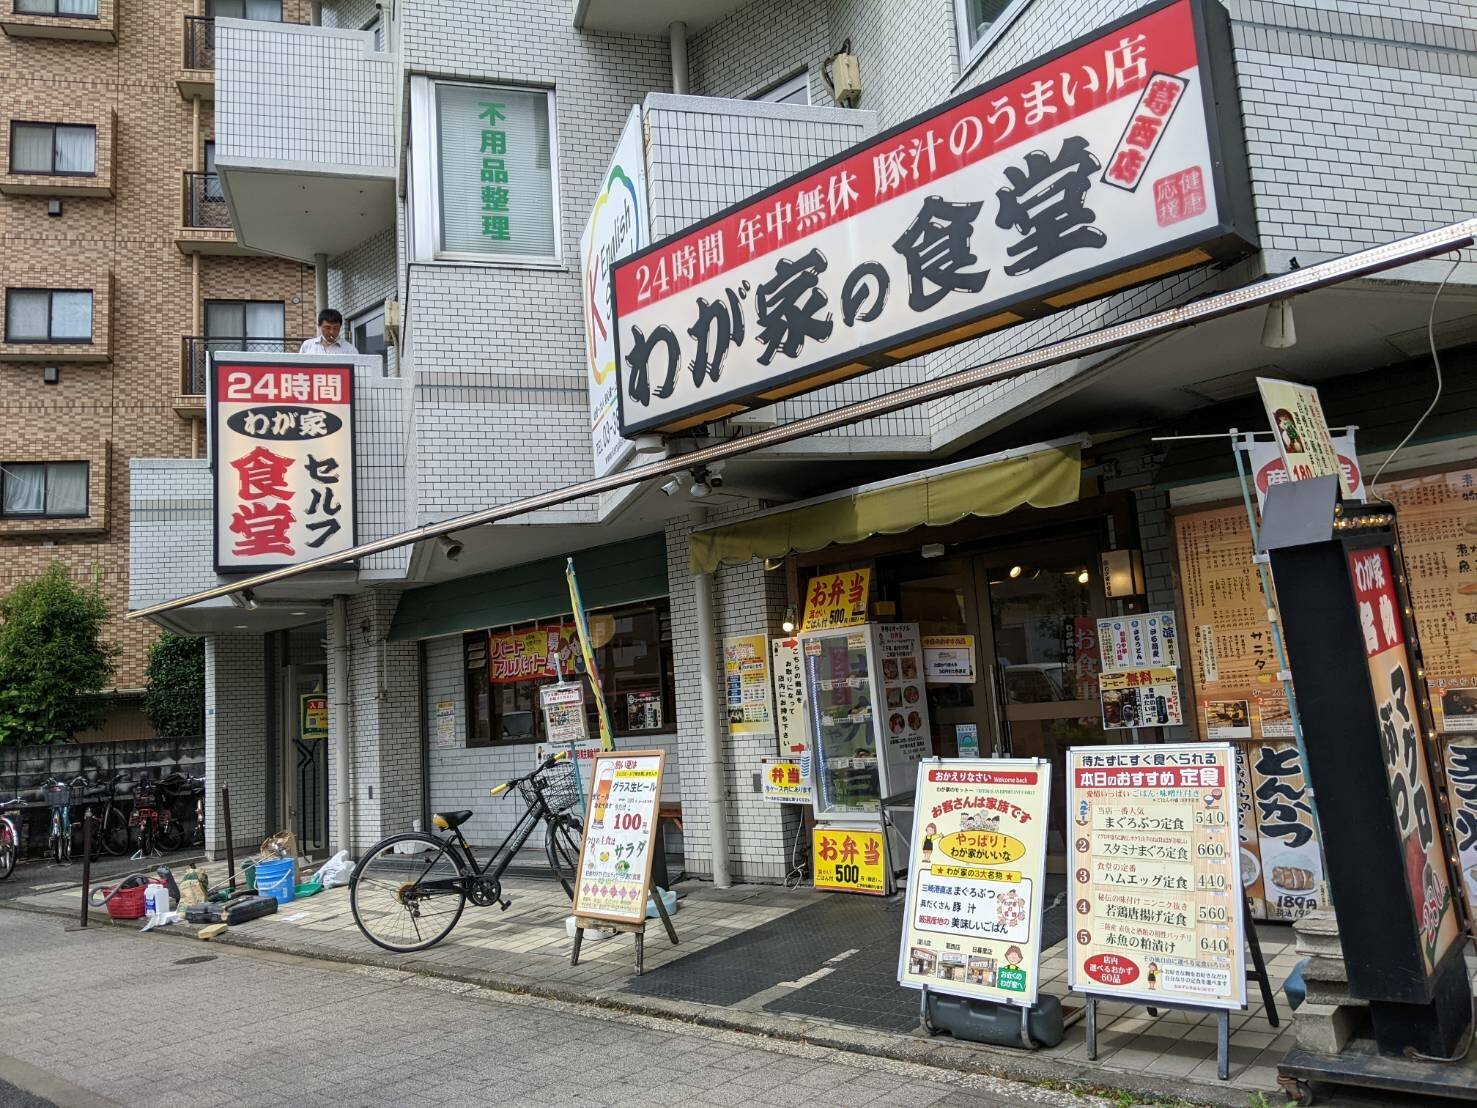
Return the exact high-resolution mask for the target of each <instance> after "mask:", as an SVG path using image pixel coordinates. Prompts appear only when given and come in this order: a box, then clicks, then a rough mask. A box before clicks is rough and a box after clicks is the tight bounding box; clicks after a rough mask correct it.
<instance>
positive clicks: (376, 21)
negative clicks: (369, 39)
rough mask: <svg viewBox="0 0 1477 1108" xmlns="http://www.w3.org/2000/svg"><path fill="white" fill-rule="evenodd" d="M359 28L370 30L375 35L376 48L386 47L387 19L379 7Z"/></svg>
mask: <svg viewBox="0 0 1477 1108" xmlns="http://www.w3.org/2000/svg"><path fill="white" fill-rule="evenodd" d="M359 29H360V30H361V31H368V32H370V33H371V34H372V35H374V48H375V49H376V50H383V49H384V48H385V21H384V19H383V18H382V13H381V12H380V11H379V9H378V8H376V9H375V13H374V15H372V16H371V17H370V18H369V19H367V20H366V21H365V23H364V26H362V27H360V28H359Z"/></svg>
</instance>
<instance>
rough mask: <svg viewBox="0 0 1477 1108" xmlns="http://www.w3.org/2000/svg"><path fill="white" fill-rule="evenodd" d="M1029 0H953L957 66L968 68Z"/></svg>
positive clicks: (963, 69) (1023, 8) (962, 69)
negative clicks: (958, 62)
mask: <svg viewBox="0 0 1477 1108" xmlns="http://www.w3.org/2000/svg"><path fill="white" fill-rule="evenodd" d="M1030 2H1031V0H954V19H955V22H956V23H957V25H958V29H959V61H960V66H959V69H960V71H961V72H963V71H965V70H967V69H969V67H970V66H972V65H973V64H974V63H975V62H976V61H978V60H979V58H980V57H981V56H982V55H983V54H984V52H985V50H986V49H987V48H988V47H989V45H990V43H992V42H994V41H995V40H996V39H997V38H999V37H1000V35H1001V34H1003V33H1004V31H1005V29H1006V28H1007V27H1009V26H1010V25H1011V23H1013V22H1014V21H1015V17H1016V16H1018V15H1020V13H1021V12H1022V11H1024V10H1025V8H1026V5H1027V4H1029V3H1030Z"/></svg>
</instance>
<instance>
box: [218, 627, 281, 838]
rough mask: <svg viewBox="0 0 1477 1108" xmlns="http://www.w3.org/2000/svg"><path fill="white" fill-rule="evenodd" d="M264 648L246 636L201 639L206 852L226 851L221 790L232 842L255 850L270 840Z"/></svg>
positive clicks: (257, 638)
mask: <svg viewBox="0 0 1477 1108" xmlns="http://www.w3.org/2000/svg"><path fill="white" fill-rule="evenodd" d="M266 696H267V693H266V644H265V643H264V642H263V640H262V638H261V636H260V635H253V634H250V633H247V632H238V633H232V634H220V635H207V636H205V780H206V783H207V787H208V788H209V789H210V795H209V797H207V799H206V804H205V846H206V849H207V850H210V851H212V852H215V851H220V850H223V849H224V848H225V843H226V840H225V827H224V824H223V823H222V821H221V805H220V789H221V786H222V785H225V786H227V787H228V788H229V789H230V790H231V836H232V838H233V839H234V840H235V845H236V846H238V847H240V846H255V845H258V844H260V843H261V841H262V839H264V838H265V837H266V836H267V834H268V829H267V826H266V819H267V774H266V769H265V767H266V766H267V765H268V754H267V751H268V744H269V743H270V742H271V737H270V736H269V735H268V732H267V714H266Z"/></svg>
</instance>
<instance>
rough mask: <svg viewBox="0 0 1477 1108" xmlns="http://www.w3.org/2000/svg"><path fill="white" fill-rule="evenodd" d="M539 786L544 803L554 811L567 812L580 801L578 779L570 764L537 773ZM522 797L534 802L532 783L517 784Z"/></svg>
mask: <svg viewBox="0 0 1477 1108" xmlns="http://www.w3.org/2000/svg"><path fill="white" fill-rule="evenodd" d="M537 777H538V783H539V786H540V787H541V788H542V789H543V792H544V803H546V804H547V805H548V806H549V811H551V812H554V813H556V814H557V813H559V812H567V811H569V809H571V808H573V807H575V806H576V805H578V804H579V802H580V793H579V780H578V778H577V777H576V770H575V768H574V766H572V765H563V766H554V767H553V768H552V769H546V770H544V772H543V773H540V774H538V775H537ZM519 788H520V789H521V790H522V791H523V798H524V799H525V800H527V801H528V802H529V803H530V804H532V803H534V800H535V797H534V791H533V783H532V782H531V781H525V782H523V784H521V785H520V786H519Z"/></svg>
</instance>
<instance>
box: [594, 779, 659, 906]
mask: <svg viewBox="0 0 1477 1108" xmlns="http://www.w3.org/2000/svg"><path fill="white" fill-rule="evenodd" d="M665 764H666V754H665V753H663V752H662V751H660V750H631V751H600V752H599V753H597V754H596V755H595V758H594V783H593V784H592V785H591V787H590V794H589V801H588V810H587V811H586V813H585V838H584V842H583V844H582V845H581V846H580V865H579V877H578V878H577V880H576V881H575V886H574V915H575V916H577V917H584V918H587V919H603V920H610V921H612V922H616V923H641V922H642V921H644V920H645V919H646V898H647V895H648V893H649V891H650V888H651V857H652V849H653V846H652V843H653V835H654V834H655V833H656V820H657V812H658V810H659V808H660V806H661V797H662V770H663V768H664V766H665Z"/></svg>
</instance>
